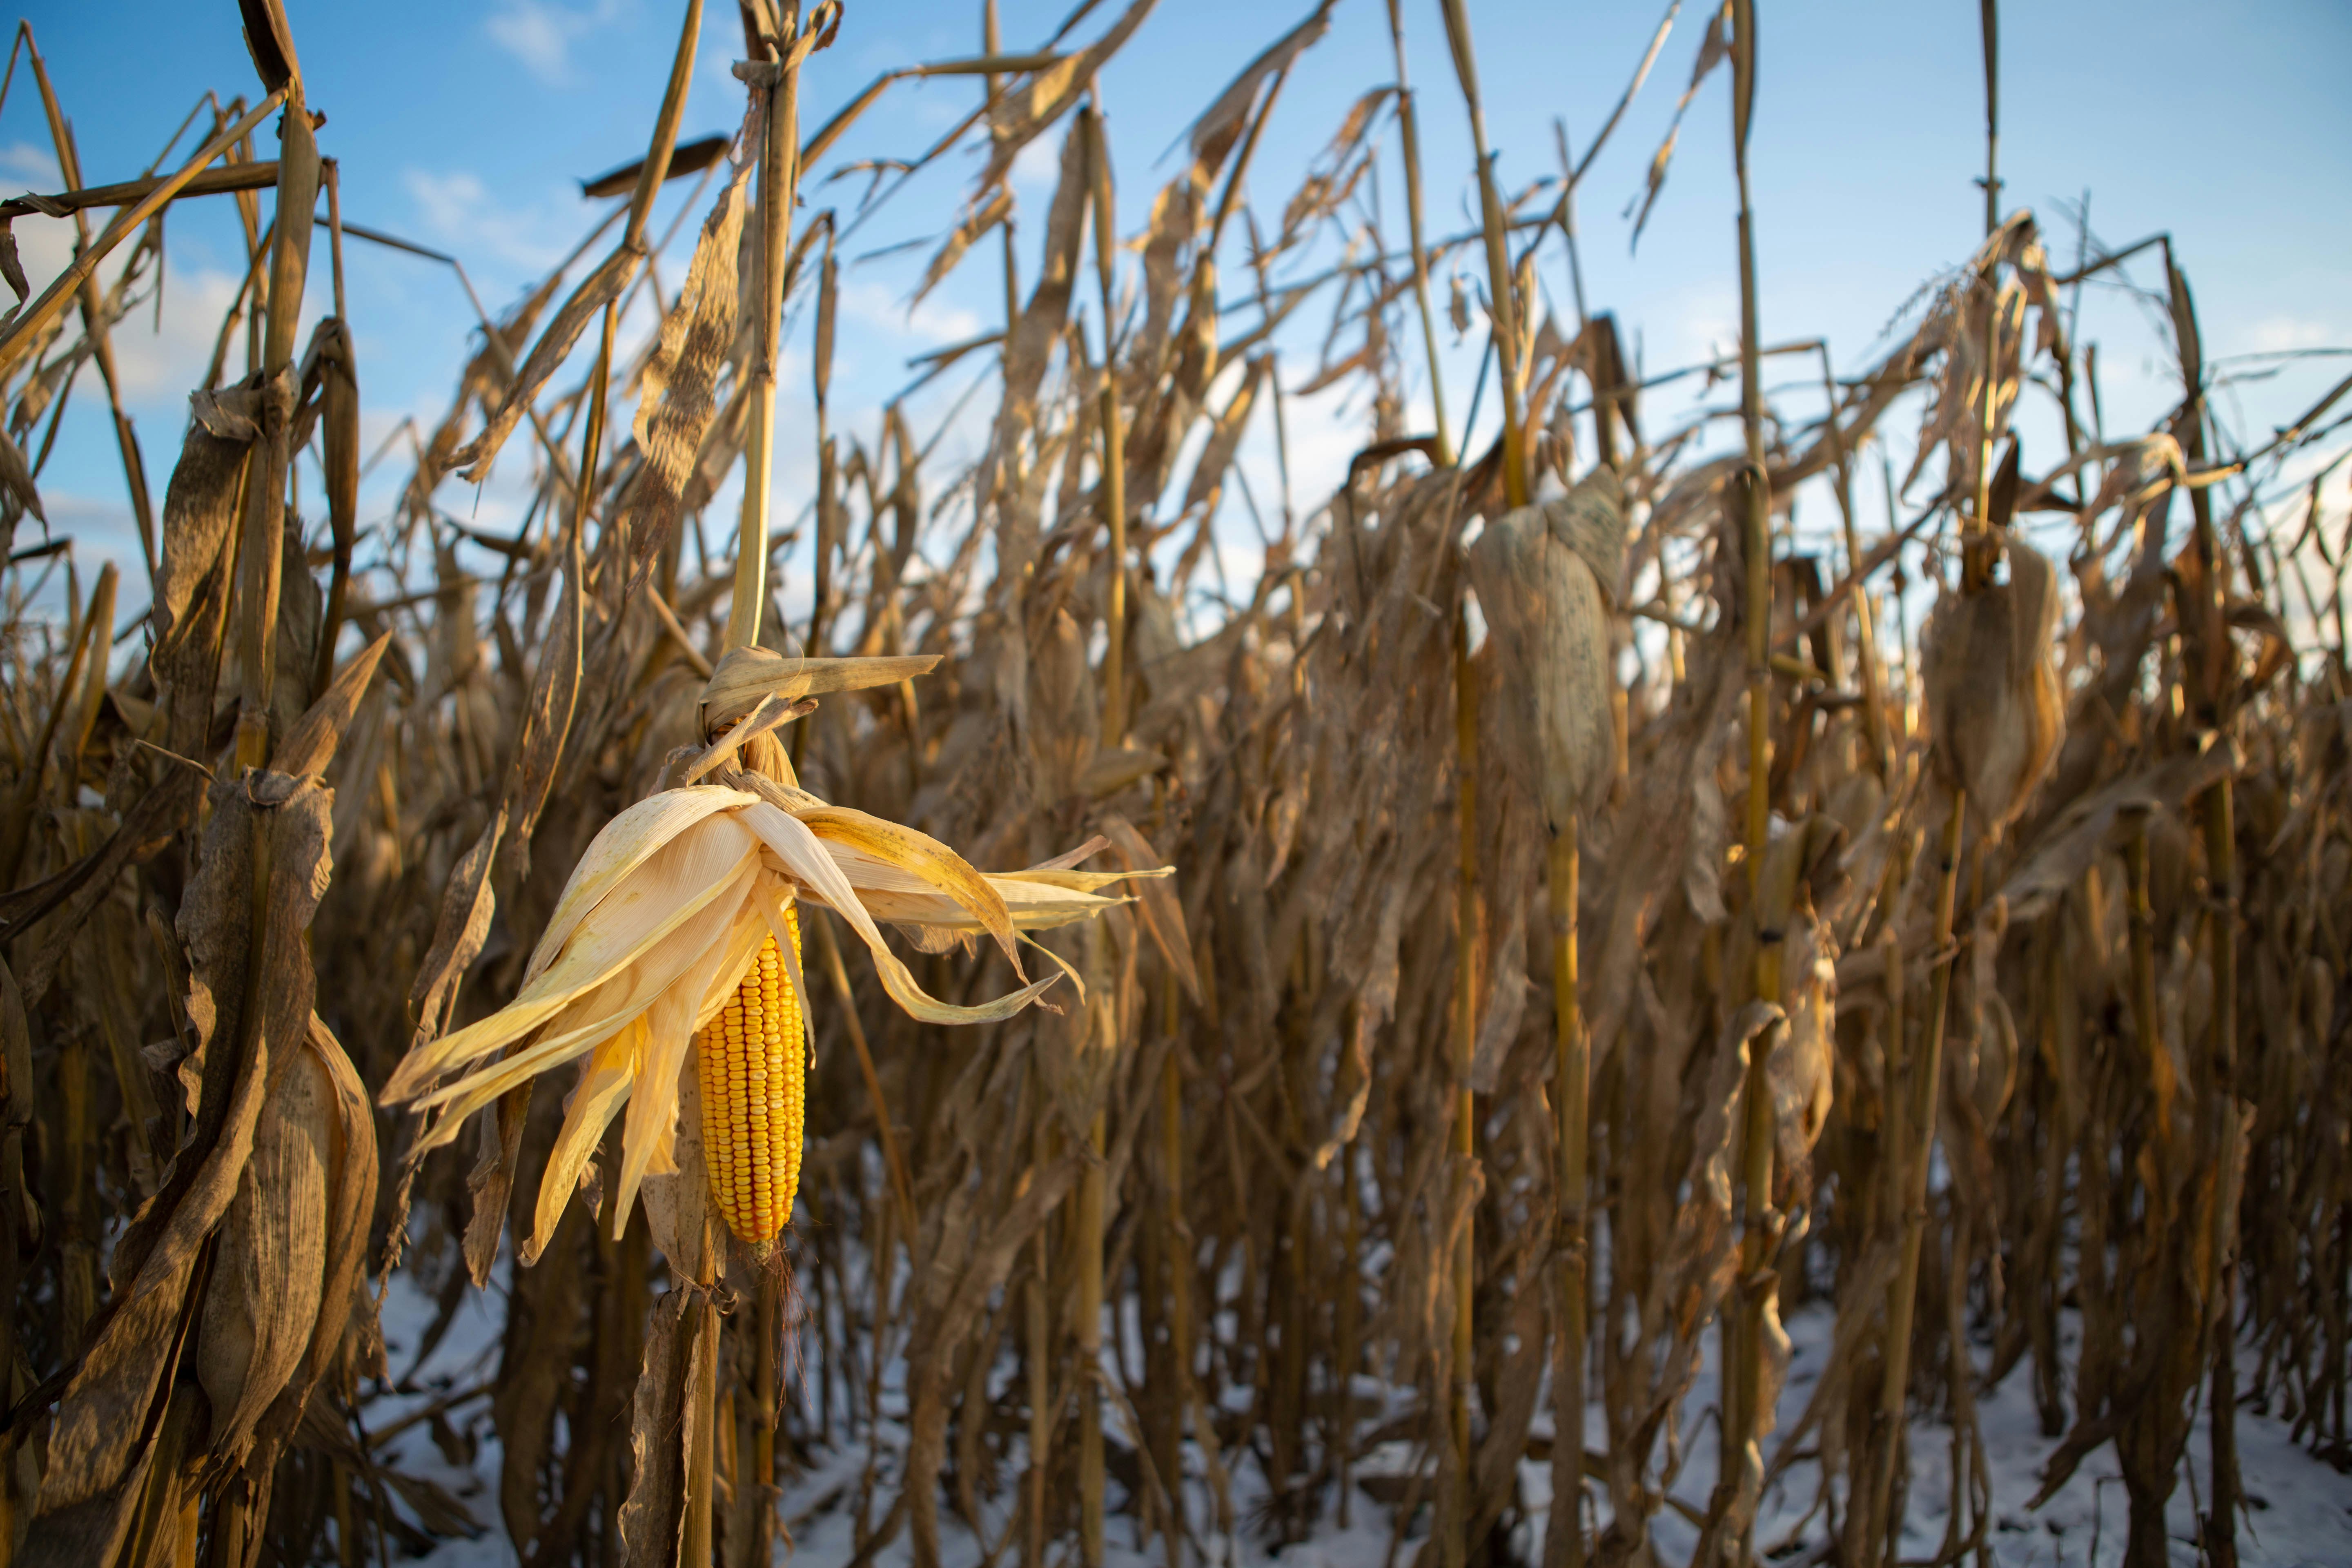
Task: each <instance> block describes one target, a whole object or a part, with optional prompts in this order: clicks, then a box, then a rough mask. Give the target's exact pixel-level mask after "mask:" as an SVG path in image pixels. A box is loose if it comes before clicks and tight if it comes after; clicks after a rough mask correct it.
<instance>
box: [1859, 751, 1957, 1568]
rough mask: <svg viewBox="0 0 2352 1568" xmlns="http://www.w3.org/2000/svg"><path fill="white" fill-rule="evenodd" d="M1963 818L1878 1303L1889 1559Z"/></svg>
mask: <svg viewBox="0 0 2352 1568" xmlns="http://www.w3.org/2000/svg"><path fill="white" fill-rule="evenodd" d="M1967 816H1968V792H1967V791H1966V790H1955V791H1953V792H1952V811H1951V816H1949V817H1948V819H1947V820H1946V822H1945V824H1944V837H1943V842H1942V844H1941V845H1940V846H1939V847H1938V848H1937V854H1938V856H1939V858H1938V859H1937V879H1936V923H1935V943H1936V945H1935V949H1934V952H1935V957H1934V959H1933V961H1932V962H1933V966H1934V967H1933V971H1932V978H1931V979H1930V981H1929V983H1928V988H1927V1038H1926V1040H1925V1041H1923V1042H1922V1043H1921V1046H1920V1050H1919V1057H1918V1059H1917V1060H1916V1062H1914V1063H1913V1064H1912V1067H1911V1079H1910V1090H1911V1096H1910V1098H1911V1103H1910V1107H1909V1115H1908V1119H1907V1121H1906V1125H1905V1127H1904V1143H1905V1147H1904V1150H1903V1153H1904V1156H1905V1158H1906V1161H1907V1163H1906V1164H1905V1165H1904V1166H1903V1167H1902V1181H1903V1194H1902V1195H1903V1210H1902V1224H1903V1251H1902V1257H1901V1259H1900V1261H1899V1262H1898V1264H1897V1265H1896V1269H1897V1271H1896V1274H1895V1285H1894V1288H1893V1289H1891V1290H1890V1291H1889V1292H1888V1294H1887V1298H1886V1352H1885V1383H1884V1384H1881V1385H1880V1388H1879V1407H1880V1411H1881V1414H1882V1415H1883V1416H1884V1418H1885V1441H1886V1443H1887V1444H1888V1445H1889V1447H1888V1450H1887V1457H1885V1458H1884V1459H1883V1460H1882V1462H1881V1465H1880V1468H1879V1471H1878V1478H1877V1479H1878V1495H1877V1497H1876V1499H1875V1500H1874V1503H1873V1506H1872V1513H1871V1517H1872V1518H1873V1520H1874V1521H1876V1522H1877V1523H1878V1525H1879V1527H1880V1529H1881V1531H1882V1532H1883V1533H1882V1534H1880V1535H1879V1536H1878V1537H1877V1538H1876V1539H1874V1541H1873V1542H1871V1544H1872V1545H1873V1546H1874V1548H1878V1549H1880V1550H1882V1551H1883V1552H1885V1557H1884V1558H1883V1559H1876V1560H1878V1561H1891V1560H1892V1559H1893V1557H1894V1555H1895V1542H1896V1538H1897V1537H1898V1536H1899V1535H1900V1534H1901V1533H1902V1529H1901V1524H1900V1522H1899V1521H1897V1520H1896V1519H1895V1518H1894V1517H1893V1514H1892V1511H1891V1510H1892V1509H1893V1503H1894V1499H1893V1488H1894V1482H1895V1464H1894V1460H1893V1458H1892V1453H1893V1447H1892V1446H1893V1445H1894V1444H1895V1442H1896V1441H1897V1440H1898V1439H1899V1437H1900V1435H1901V1433H1902V1430H1903V1414H1904V1407H1905V1403H1906V1399H1905V1396H1906V1393H1907V1392H1908V1389H1909V1386H1910V1376H1911V1324H1912V1321H1913V1319H1914V1317H1915V1316H1916V1311H1917V1308H1918V1294H1919V1252H1920V1247H1921V1244H1922V1242H1923V1241H1924V1239H1925V1237H1926V1234H1927V1165H1928V1158H1927V1157H1928V1152H1929V1151H1930V1150H1931V1149H1932V1148H1933V1147H1934V1145H1935V1142H1936V1091H1937V1086H1938V1085H1939V1084H1940V1082H1941V1081H1942V1079H1943V1072H1944V1019H1945V1016H1946V1015H1947V1014H1948V1012H1949V1011H1950V1002H1951V996H1952V963H1953V958H1954V956H1955V955H1954V954H1953V952H1952V951H1951V947H1952V905H1953V903H1954V900H1955V899H1956V897H1957V895H1958V889H1959V885H1960V833H1961V829H1962V827H1963V826H1965V823H1966V820H1967Z"/></svg>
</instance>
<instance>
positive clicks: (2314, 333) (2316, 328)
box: [2247, 316, 2340, 353]
mask: <svg viewBox="0 0 2352 1568" xmlns="http://www.w3.org/2000/svg"><path fill="white" fill-rule="evenodd" d="M2247 336H2248V338H2249V339H2250V340H2251V341H2252V344H2253V352H2254V353H2285V352H2287V351H2289V350H2291V349H2316V348H2326V347H2329V346H2331V345H2333V344H2335V343H2336V342H2339V341H2340V338H2339V334H2337V333H2336V332H2334V331H2330V330H2329V329H2328V325H2327V323H2326V322H2325V321H2313V320H2311V319H2310V318H2309V317H2307V316H2267V317H2264V318H2263V320H2261V321H2256V322H2255V323H2254V325H2253V330H2252V331H2250V332H2249V333H2248V334H2247Z"/></svg>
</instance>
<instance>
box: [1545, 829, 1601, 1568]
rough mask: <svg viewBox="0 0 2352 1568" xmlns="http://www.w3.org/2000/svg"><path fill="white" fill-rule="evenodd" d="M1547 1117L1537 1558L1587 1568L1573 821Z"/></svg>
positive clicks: (1581, 1076) (1561, 850)
mask: <svg viewBox="0 0 2352 1568" xmlns="http://www.w3.org/2000/svg"><path fill="white" fill-rule="evenodd" d="M1577 873H1578V844H1577V826H1576V819H1575V818H1574V817H1570V819H1569V820H1568V821H1567V822H1566V823H1565V824H1564V825H1562V826H1561V828H1560V831H1559V835H1558V836H1557V837H1554V838H1553V839H1552V841H1551V858H1550V865H1549V892H1550V901H1551V941H1552V959H1551V962H1552V988H1553V993H1554V1004H1553V1007H1554V1012H1553V1030H1554V1033H1553V1037H1552V1110H1553V1112H1554V1113H1555V1115H1556V1116H1557V1117H1558V1118H1559V1171H1558V1173H1557V1174H1556V1176H1555V1178H1554V1179H1555V1181H1556V1182H1557V1183H1558V1184H1559V1189H1558V1198H1557V1204H1558V1211H1559V1216H1558V1223H1559V1231H1558V1233H1557V1236H1556V1238H1555V1241H1554V1253H1555V1256H1556V1257H1557V1258H1558V1260H1559V1343H1558V1345H1557V1346H1556V1348H1555V1350H1554V1352H1553V1356H1552V1371H1551V1386H1552V1448H1551V1476H1552V1510H1551V1537H1550V1541H1549V1543H1548V1544H1547V1546H1546V1548H1545V1552H1544V1559H1545V1561H1546V1562H1547V1563H1550V1564H1552V1565H1554V1568H1583V1563H1584V1519H1583V1512H1584V1510H1583V1499H1584V1362H1585V1352H1586V1345H1587V1342H1588V1340H1589V1338H1590V1331H1589V1327H1588V1324H1587V1322H1586V1297H1587V1293H1588V1291H1589V1290H1590V1289H1591V1284H1590V1274H1591V1264H1590V1261H1589V1259H1588V1257H1587V1252H1588V1248H1589V1242H1588V1239H1587V1237H1586V1232H1585V1212H1584V1204H1585V1190H1584V1185H1585V1174H1584V1168H1585V1162H1586V1158H1587V1154H1588V1143H1589V1138H1590V1128H1591V1052H1590V1047H1589V1046H1588V1044H1587V1042H1586V1040H1585V1037H1584V1020H1583V1017H1582V1015H1581V1013H1580V1008H1579V1001H1580V998H1579V996H1578V991H1577V907H1576V899H1577Z"/></svg>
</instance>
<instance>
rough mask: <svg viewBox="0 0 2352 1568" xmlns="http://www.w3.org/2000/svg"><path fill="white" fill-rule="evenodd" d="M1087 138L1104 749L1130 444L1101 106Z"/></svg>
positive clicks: (1119, 620)
mask: <svg viewBox="0 0 2352 1568" xmlns="http://www.w3.org/2000/svg"><path fill="white" fill-rule="evenodd" d="M1078 123H1079V126H1080V128H1081V129H1082V130H1083V131H1084V132H1085V133H1086V138H1087V175H1088V178H1089V180H1090V183H1091V184H1092V199H1093V202H1094V229H1095V279H1096V281H1097V283H1098V284H1099V285H1100V287H1101V289H1102V313H1103V365H1102V368H1103V383H1102V437H1103V450H1102V463H1103V471H1102V491H1101V498H1102V510H1103V522H1104V524H1105V528H1106V531H1108V533H1109V535H1110V581H1109V584H1108V590H1107V595H1106V605H1105V608H1104V611H1103V620H1104V623H1105V630H1106V631H1107V632H1108V643H1107V645H1106V647H1104V650H1103V721H1102V737H1103V743H1104V744H1105V745H1108V746H1116V745H1118V744H1119V743H1120V742H1121V741H1123V740H1124V739H1125V738H1126V734H1127V673H1126V661H1127V438H1126V433H1125V432H1124V431H1123V430H1121V429H1120V428H1119V409H1118V343H1117V342H1116V341H1115V330H1114V329H1115V327H1116V323H1117V311H1118V300H1117V299H1116V298H1115V297H1114V295H1113V292H1112V290H1113V287H1114V280H1113V278H1112V262H1113V260H1114V258H1115V257H1116V255H1117V247H1118V215H1117V210H1116V208H1115V207H1114V205H1112V193H1111V179H1110V147H1109V144H1108V142H1106V141H1105V140H1104V137H1103V122H1102V114H1101V111H1100V107H1099V103H1098V102H1097V103H1089V104H1087V106H1086V107H1085V108H1084V109H1082V110H1079V111H1078Z"/></svg>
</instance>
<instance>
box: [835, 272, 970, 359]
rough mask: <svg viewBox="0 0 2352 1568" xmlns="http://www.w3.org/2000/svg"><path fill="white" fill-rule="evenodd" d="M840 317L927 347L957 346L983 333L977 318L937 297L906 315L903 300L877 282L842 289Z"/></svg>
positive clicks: (853, 284)
mask: <svg viewBox="0 0 2352 1568" xmlns="http://www.w3.org/2000/svg"><path fill="white" fill-rule="evenodd" d="M841 310H842V314H843V315H845V316H846V317H847V318H848V319H849V320H851V321H860V322H863V323H865V324H866V325H867V326H870V327H875V328H878V329H880V330H881V331H888V332H896V333H899V334H902V335H903V336H905V337H907V338H908V339H909V340H911V341H914V342H919V343H922V344H924V345H927V346H934V347H935V346H937V345H939V344H941V343H959V342H963V341H964V340H965V339H966V338H976V337H978V336H979V335H980V334H981V332H982V330H983V329H982V326H981V324H980V318H979V317H978V316H976V315H974V314H973V313H972V312H971V311H970V310H965V309H963V308H962V307H961V306H959V305H950V304H945V303H943V302H941V300H940V299H939V297H938V296H937V295H933V296H932V297H930V298H929V299H927V300H924V301H923V302H922V303H921V304H919V305H918V306H916V307H915V309H914V310H912V311H911V312H909V311H908V309H907V301H906V297H905V296H904V295H902V294H900V293H898V292H897V291H896V290H894V289H890V288H888V287H887V286H886V285H884V284H880V283H850V284H845V285H844V286H843V288H842V290H841Z"/></svg>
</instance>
